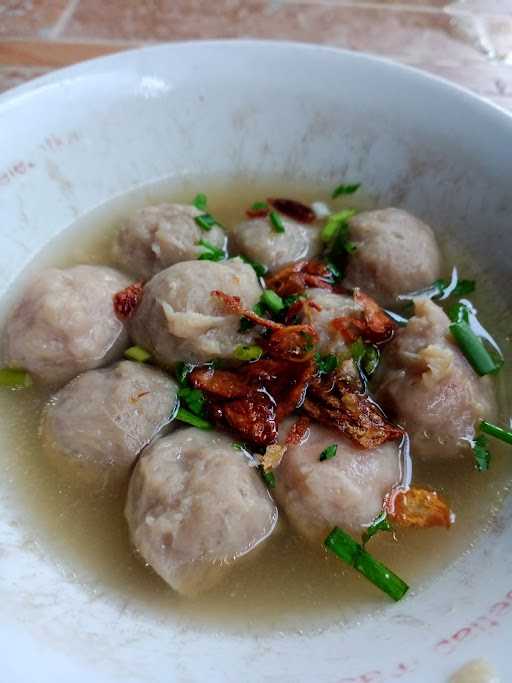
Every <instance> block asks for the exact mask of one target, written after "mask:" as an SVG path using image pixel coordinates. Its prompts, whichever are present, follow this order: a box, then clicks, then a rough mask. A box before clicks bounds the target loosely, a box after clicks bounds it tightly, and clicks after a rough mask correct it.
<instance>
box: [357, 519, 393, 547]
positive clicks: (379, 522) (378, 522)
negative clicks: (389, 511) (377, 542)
mask: <svg viewBox="0 0 512 683" xmlns="http://www.w3.org/2000/svg"><path fill="white" fill-rule="evenodd" d="M380 531H393V527H392V526H391V524H390V523H389V520H388V518H387V515H386V513H385V512H381V513H380V515H379V516H378V517H376V518H375V519H374V520H373V522H372V523H371V524H370V526H369V527H367V529H366V531H365V532H364V533H363V537H362V540H363V548H364V547H365V546H366V544H367V543H368V541H369V540H370V538H372V536H375V534H378V533H379V532H380Z"/></svg>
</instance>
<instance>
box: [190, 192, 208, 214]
mask: <svg viewBox="0 0 512 683" xmlns="http://www.w3.org/2000/svg"><path fill="white" fill-rule="evenodd" d="M207 203H208V200H207V198H206V195H205V194H203V193H202V192H199V194H196V196H195V197H194V201H193V204H194V206H195V207H196V209H198V211H206V205H207Z"/></svg>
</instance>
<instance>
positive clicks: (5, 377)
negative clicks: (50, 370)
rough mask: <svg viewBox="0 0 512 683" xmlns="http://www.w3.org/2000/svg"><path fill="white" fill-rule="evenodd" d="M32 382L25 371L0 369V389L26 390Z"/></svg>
mask: <svg viewBox="0 0 512 683" xmlns="http://www.w3.org/2000/svg"><path fill="white" fill-rule="evenodd" d="M33 383H34V382H33V381H32V377H31V376H30V374H29V373H28V372H27V371H26V370H18V369H16V368H0V387H7V388H8V389H28V387H31V386H32V384H33Z"/></svg>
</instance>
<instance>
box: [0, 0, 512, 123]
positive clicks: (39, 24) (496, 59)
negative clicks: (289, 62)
mask: <svg viewBox="0 0 512 683" xmlns="http://www.w3.org/2000/svg"><path fill="white" fill-rule="evenodd" d="M196 38H271V39H279V40H281V39H285V40H296V41H307V42H314V43H323V44H327V45H335V46H338V47H344V48H348V49H351V50H360V51H365V52H371V53H374V54H377V55H382V56H385V57H389V58H391V59H395V60H397V61H401V62H404V63H406V64H411V65H414V66H417V67H420V68H422V69H425V70H427V71H430V72H432V73H436V74H439V75H441V76H444V77H446V78H448V79H450V80H452V81H455V82H457V83H460V84H461V85H465V86H467V87H469V88H471V89H472V90H474V91H476V92H478V93H479V94H481V95H484V96H485V97H488V98H490V99H492V100H493V101H494V102H496V103H498V104H500V105H501V106H503V107H506V108H508V109H510V110H512V0H456V1H449V0H373V1H370V0H245V1H244V0H0V91H3V90H6V89H7V88H10V87H12V86H14V85H18V84H19V83H23V82H24V81H27V80H29V79H31V78H34V77H36V76H39V75H41V74H44V73H46V72H48V71H50V70H52V69H56V68H59V67H62V66H67V65H68V64H72V63H74V62H78V61H82V60H84V59H89V58H91V57H97V56H100V55H104V54H108V53H110V52H115V51H117V50H124V49H127V48H133V47H137V46H139V45H147V44H151V43H156V42H161V41H175V40H190V39H196Z"/></svg>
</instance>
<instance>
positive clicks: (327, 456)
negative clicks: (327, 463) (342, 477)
mask: <svg viewBox="0 0 512 683" xmlns="http://www.w3.org/2000/svg"><path fill="white" fill-rule="evenodd" d="M337 450H338V446H337V444H335V443H332V444H331V445H330V446H327V448H324V450H323V451H322V452H321V453H320V461H321V462H323V461H324V460H331V458H334V457H335V455H336V451H337Z"/></svg>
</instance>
